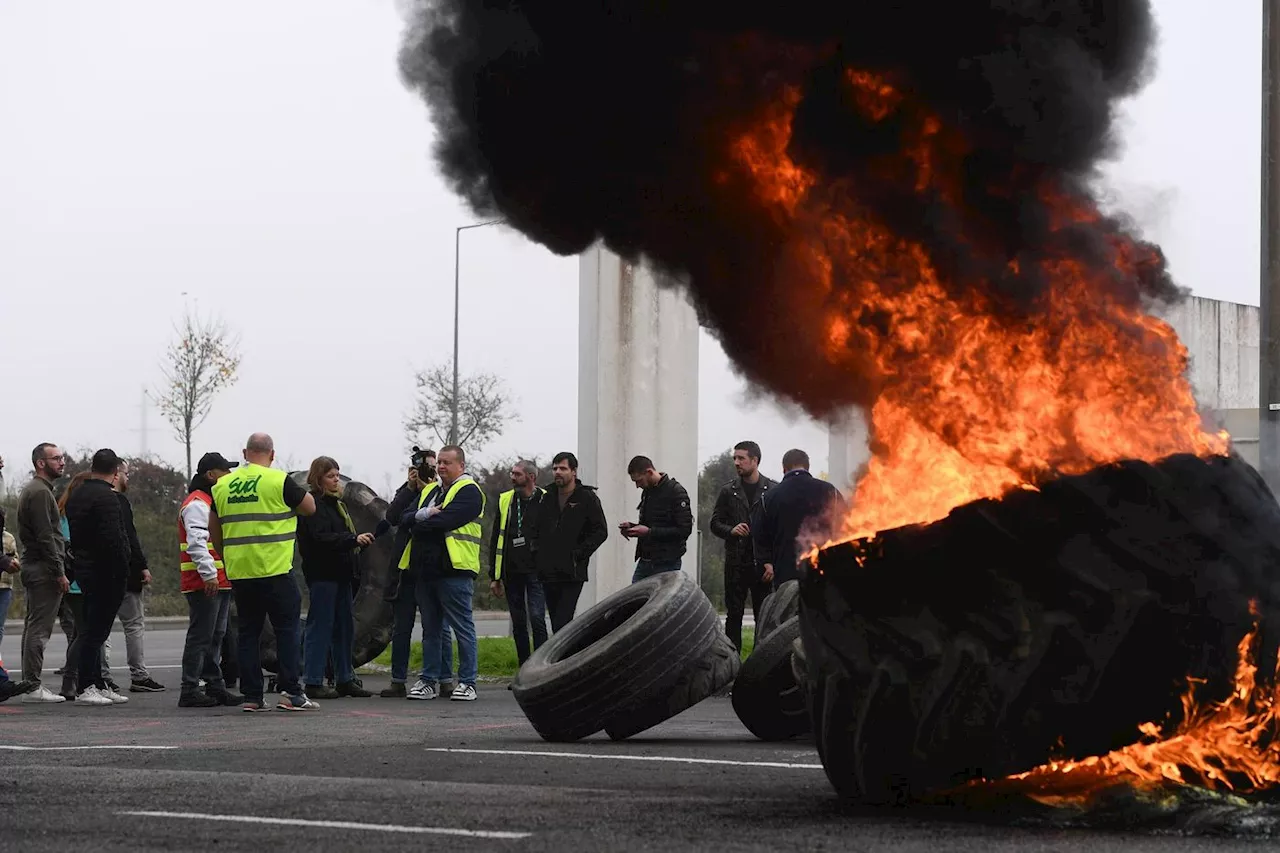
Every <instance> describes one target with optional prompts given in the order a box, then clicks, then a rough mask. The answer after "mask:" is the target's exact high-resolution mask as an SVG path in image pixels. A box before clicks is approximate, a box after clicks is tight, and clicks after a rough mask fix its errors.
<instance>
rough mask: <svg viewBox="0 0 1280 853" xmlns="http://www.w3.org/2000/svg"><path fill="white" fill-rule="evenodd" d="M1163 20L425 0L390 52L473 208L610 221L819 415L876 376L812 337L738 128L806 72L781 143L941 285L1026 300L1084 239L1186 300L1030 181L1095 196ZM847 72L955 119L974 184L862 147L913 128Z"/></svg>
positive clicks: (697, 0) (1143, 6)
mask: <svg viewBox="0 0 1280 853" xmlns="http://www.w3.org/2000/svg"><path fill="white" fill-rule="evenodd" d="M1152 41H1153V22H1152V17H1151V10H1150V8H1149V5H1148V2H1147V0H1040V2H1036V0H916V2H909V0H896V2H895V0H842V2H817V0H793V2H790V3H781V2H776V0H775V2H767V3H766V2H759V0H734V2H724V0H679V2H672V0H612V2H609V0H598V2H580V0H519V1H517V0H505V2H504V0H487V1H486V0H428V2H423V3H421V4H420V5H418V6H416V7H415V8H414V10H413V11H412V12H411V20H410V22H409V26H408V30H407V35H406V38H405V42H404V45H403V49H402V52H401V56H400V67H401V73H402V76H403V77H404V79H405V81H406V82H407V83H408V85H409V86H410V87H411V88H413V89H415V90H417V91H419V92H420V93H421V94H422V95H423V97H424V98H425V100H426V101H427V103H428V105H429V107H430V111H431V115H432V118H433V120H434V123H435V126H436V129H437V131H438V142H437V149H436V156H437V158H438V161H439V164H440V167H441V169H442V171H443V173H444V175H445V176H446V179H447V180H448V181H449V183H450V184H451V186H452V187H453V189H454V190H455V191H456V192H457V193H459V194H460V195H461V196H462V197H463V198H465V199H466V201H467V202H468V203H469V204H470V206H471V207H472V208H473V209H474V210H475V212H476V213H477V215H480V216H486V217H488V216H503V217H506V218H507V220H508V221H509V223H510V224H511V225H512V226H513V227H515V228H517V229H519V230H520V231H522V232H523V233H525V234H526V235H528V236H529V237H530V238H532V239H534V240H536V241H538V242H539V243H542V244H544V245H546V246H547V247H548V248H550V249H551V250H552V251H554V252H557V253H561V254H570V253H576V252H580V251H582V250H584V249H586V248H587V247H588V246H590V245H591V244H592V243H594V242H595V241H597V240H603V241H604V242H605V244H607V245H608V246H609V247H610V248H611V249H613V250H614V251H616V252H618V253H619V254H621V255H623V256H624V257H628V258H631V259H644V260H647V261H648V262H650V263H652V264H654V265H655V266H657V267H658V268H660V269H662V270H664V271H666V272H669V273H671V274H672V275H674V276H675V277H677V278H679V279H680V280H681V281H682V282H684V283H685V285H686V286H687V287H688V288H689V291H690V293H691V294H692V297H693V300H694V303H695V304H696V306H697V308H698V310H699V314H700V318H701V320H702V322H703V323H704V325H706V326H708V327H709V328H711V329H712V330H713V331H714V332H715V333H716V334H717V335H718V336H719V337H720V339H721V341H722V343H723V344H724V347H725V350H726V352H727V353H728V354H729V356H730V357H731V358H732V359H733V360H734V361H735V362H736V363H737V365H738V366H739V368H740V369H741V370H742V371H743V372H744V374H745V375H746V376H747V378H748V379H750V380H753V381H755V382H758V383H762V384H763V385H764V386H765V387H768V388H770V389H772V390H774V391H776V392H778V393H780V394H782V395H784V396H787V397H790V398H791V399H793V400H797V401H799V402H800V403H802V404H803V405H804V406H805V407H806V408H808V409H809V410H810V411H811V412H813V413H814V414H824V413H826V412H828V411H829V410H831V408H832V407H834V406H837V405H842V404H846V403H849V402H866V401H867V399H868V396H869V393H870V392H869V389H867V388H862V387H859V386H858V385H857V384H856V383H854V382H851V381H850V377H848V376H847V375H845V376H838V375H834V373H832V372H831V371H829V370H828V369H827V368H825V366H824V364H825V363H824V361H823V359H822V358H820V357H819V356H817V355H815V354H814V352H812V348H806V347H804V346H800V345H798V340H799V339H800V338H802V337H803V336H804V335H806V334H807V333H808V332H809V331H810V329H809V328H806V324H810V323H811V322H812V321H813V320H814V319H815V318H816V317H817V316H818V315H817V314H816V313H815V314H809V313H806V312H805V311H804V310H795V311H792V310H790V305H789V299H790V296H791V294H790V291H789V279H788V274H787V272H786V269H787V265H786V263H785V261H784V259H783V258H782V257H781V254H782V251H783V247H784V246H785V245H786V244H787V242H788V241H789V240H791V239H793V238H794V235H790V234H787V233H785V226H783V225H781V224H779V222H778V221H777V220H776V218H775V217H772V216H770V215H769V212H768V211H767V210H766V209H765V208H764V207H763V206H762V205H761V203H760V202H759V201H758V200H757V199H756V198H755V197H754V196H752V194H751V192H750V188H749V187H748V186H747V185H746V184H745V183H740V182H735V181H734V180H726V179H725V178H724V168H723V167H724V164H725V163H726V160H727V159H728V155H727V152H728V151H729V148H730V145H731V144H732V141H733V140H734V139H735V138H737V137H738V136H740V135H741V134H742V133H743V132H744V131H745V130H746V129H748V128H750V127H751V126H752V125H753V124H754V123H755V122H756V121H758V119H759V117H760V116H761V115H762V114H763V113H764V111H766V110H767V109H768V108H769V107H770V106H771V105H773V104H776V103H777V102H778V100H779V98H780V97H782V94H783V92H784V89H786V88H788V87H791V88H798V89H799V91H800V92H801V94H802V97H801V101H800V103H799V105H798V107H797V109H796V116H795V123H794V128H793V135H792V139H791V144H790V148H789V150H788V154H789V156H790V157H791V158H792V159H793V160H794V161H795V162H797V163H798V164H800V165H802V166H804V167H806V168H807V169H810V170H813V171H815V172H817V173H818V174H819V175H821V176H822V179H823V180H822V182H821V186H820V187H819V188H818V189H816V190H815V191H821V192H831V191H832V188H833V187H836V188H838V187H846V186H847V187H856V188H858V189H857V190H856V192H857V193H859V194H860V195H859V198H858V201H859V203H860V204H862V205H865V206H867V207H870V208H871V209H872V210H873V211H874V212H875V213H876V215H877V216H878V217H879V219H880V220H881V221H883V222H884V223H885V224H887V225H889V226H890V227H891V228H892V229H893V230H894V231H895V232H896V233H898V234H901V235H902V236H904V237H906V238H908V239H912V240H915V241H918V242H919V243H921V244H922V245H923V246H924V247H925V249H926V251H927V252H928V253H929V255H930V259H931V261H932V263H933V265H934V267H935V268H936V269H937V270H938V271H939V273H940V274H941V275H942V276H943V278H944V279H945V280H946V282H947V284H948V286H950V287H952V288H983V289H984V290H985V291H988V292H989V293H990V295H991V296H992V301H993V303H995V304H996V305H998V306H1001V307H1003V308H1006V309H1008V310H1009V311H1010V312H1012V314H1014V315H1016V314H1018V313H1019V312H1025V311H1029V310H1034V309H1035V305H1036V295H1037V294H1038V293H1040V292H1041V290H1042V289H1043V288H1044V286H1045V282H1044V281H1042V280H1041V276H1042V272H1041V266H1040V264H1039V263H1037V262H1038V261H1043V260H1052V259H1053V258H1057V257H1063V256H1070V257H1071V258H1073V259H1075V260H1076V261H1078V262H1081V263H1084V264H1086V265H1089V266H1091V267H1093V268H1094V269H1096V270H1098V271H1109V272H1108V273H1107V275H1108V277H1109V280H1110V284H1109V285H1108V287H1109V288H1110V289H1111V290H1112V293H1110V294H1108V295H1107V296H1108V298H1118V299H1121V300H1123V301H1125V302H1128V303H1132V304H1136V303H1137V302H1139V300H1143V299H1154V298H1160V299H1172V298H1176V297H1177V296H1178V295H1179V291H1178V289H1177V288H1176V287H1175V286H1174V285H1173V284H1172V282H1171V281H1170V279H1169V277H1168V275H1167V273H1166V270H1165V268H1164V262H1163V257H1162V256H1160V255H1159V253H1158V251H1156V252H1154V253H1153V255H1154V258H1155V262H1154V263H1144V264H1140V265H1139V269H1138V270H1137V271H1136V272H1130V273H1129V274H1125V275H1121V274H1114V271H1113V270H1112V268H1113V267H1114V254H1113V250H1114V241H1113V240H1112V239H1111V238H1112V237H1114V236H1115V235H1117V234H1120V235H1123V233H1124V226H1123V224H1122V223H1121V222H1119V221H1116V220H1114V219H1108V218H1102V219H1099V220H1097V221H1093V222H1090V223H1086V224H1081V225H1079V226H1077V227H1073V228H1066V229H1064V228H1061V227H1058V228H1051V227H1050V211H1049V210H1048V209H1047V208H1046V206H1045V204H1044V201H1043V200H1042V199H1041V198H1040V197H1039V196H1038V195H1037V193H1036V191H1035V188H1036V187H1039V186H1043V185H1044V182H1045V180H1046V178H1047V179H1050V180H1051V182H1052V184H1053V185H1054V186H1057V187H1060V188H1061V189H1062V191H1063V192H1064V193H1066V194H1067V195H1069V196H1073V197H1077V198H1080V199H1083V200H1085V201H1087V202H1088V203H1089V207H1091V208H1092V207H1093V204H1092V201H1091V198H1090V195H1089V189H1088V182H1089V181H1090V179H1091V178H1092V177H1094V175H1095V172H1094V170H1095V166H1096V164H1097V163H1098V162H1099V160H1100V159H1101V158H1103V157H1105V156H1107V155H1108V154H1110V153H1112V152H1113V149H1114V145H1115V140H1114V137H1113V133H1112V118H1113V112H1114V109H1115V105H1116V102H1117V100H1118V99H1120V98H1123V97H1124V96H1127V95H1131V94H1133V93H1134V92H1136V91H1137V90H1138V89H1139V88H1140V87H1141V86H1142V85H1143V83H1144V82H1145V81H1146V79H1147V78H1148V76H1149V71H1150V65H1151V62H1150V49H1151V45H1152ZM846 69H856V70H860V71H866V72H874V73H876V74H879V75H882V76H883V77H884V78H886V79H888V80H891V81H892V82H893V85H894V87H895V88H896V89H898V90H899V91H902V92H904V93H906V94H908V95H909V97H911V98H912V99H913V101H915V102H917V103H920V104H922V105H923V106H925V107H926V108H927V109H928V110H930V111H931V112H932V113H933V114H935V115H936V116H938V117H939V118H940V119H941V120H942V121H943V122H945V123H946V124H947V125H948V126H950V127H952V128H955V129H956V130H958V131H959V132H960V133H962V134H963V136H964V138H965V139H966V140H967V141H968V144H969V149H968V152H967V154H966V155H965V166H964V169H963V181H964V183H963V198H962V199H959V200H957V199H954V198H952V199H949V200H947V199H942V198H939V197H937V196H936V195H932V196H931V195H929V194H920V193H916V192H912V191H911V189H910V187H903V186H898V185H895V184H893V183H892V182H891V181H886V180H885V179H884V177H883V175H881V174H878V173H877V172H876V171H875V170H874V169H873V168H872V167H871V164H872V162H873V161H874V160H875V159H876V158H877V157H878V156H879V155H882V154H883V153H884V152H885V151H886V149H892V148H893V147H895V146H898V145H900V144H901V142H900V134H899V133H898V130H899V129H897V128H895V126H894V122H893V121H888V122H880V123H874V122H871V121H869V120H868V119H866V118H865V117H864V116H863V115H861V114H860V113H859V112H858V111H857V110H854V109H851V108H850V104H849V100H848V99H849V92H848V88H847V87H846V86H842V85H841V82H840V81H841V78H842V75H843V74H844V72H845V70H846ZM1129 239H1130V238H1128V237H1125V240H1126V241H1127V240H1129ZM1011 262H1016V263H1011ZM1011 270H1012V271H1011ZM834 286H835V288H836V289H837V290H838V289H839V287H840V281H839V280H838V276H837V280H836V281H835V282H834ZM828 373H831V375H828Z"/></svg>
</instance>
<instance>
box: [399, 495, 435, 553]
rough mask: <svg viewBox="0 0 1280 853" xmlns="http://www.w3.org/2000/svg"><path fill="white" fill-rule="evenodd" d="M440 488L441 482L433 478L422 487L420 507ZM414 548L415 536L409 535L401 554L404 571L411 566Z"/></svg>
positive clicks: (419, 496) (419, 500)
mask: <svg viewBox="0 0 1280 853" xmlns="http://www.w3.org/2000/svg"><path fill="white" fill-rule="evenodd" d="M438 488H440V483H439V482H437V481H435V480H432V481H431V482H430V483H427V484H426V485H425V486H423V487H422V491H421V492H419V493H418V509H422V505H423V504H425V503H426V502H427V498H429V497H431V493H432V492H434V491H435V490H436V489H438ZM412 550H413V537H412V536H410V537H409V541H408V542H406V543H404V553H403V554H401V555H400V562H399V564H398V565H399V568H400V571H402V572H403V571H404V570H405V569H407V568H409V552H410V551H412Z"/></svg>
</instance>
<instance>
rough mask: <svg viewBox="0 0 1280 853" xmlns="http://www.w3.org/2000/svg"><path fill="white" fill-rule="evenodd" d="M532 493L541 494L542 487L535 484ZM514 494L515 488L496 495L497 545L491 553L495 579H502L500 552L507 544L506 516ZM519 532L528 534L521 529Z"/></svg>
mask: <svg viewBox="0 0 1280 853" xmlns="http://www.w3.org/2000/svg"><path fill="white" fill-rule="evenodd" d="M533 493H534V494H535V495H540V494H542V487H540V486H535V487H534V489H533ZM515 496H516V490H515V489H508V490H507V491H505V492H503V493H502V494H500V495H498V546H497V550H496V551H494V554H493V579H494V580H496V581H500V580H502V552H503V550H505V548H506V545H507V518H508V517H509V516H510V514H511V502H512V501H513V500H515ZM520 533H521V534H522V535H524V536H528V534H527V533H525V531H523V530H521V531H520Z"/></svg>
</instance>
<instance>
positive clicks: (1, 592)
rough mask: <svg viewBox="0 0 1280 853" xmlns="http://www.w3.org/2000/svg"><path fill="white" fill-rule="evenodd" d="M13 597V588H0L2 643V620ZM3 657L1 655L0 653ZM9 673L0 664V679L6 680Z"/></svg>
mask: <svg viewBox="0 0 1280 853" xmlns="http://www.w3.org/2000/svg"><path fill="white" fill-rule="evenodd" d="M12 599H13V590H11V589H0V644H3V643H4V620H5V617H6V616H7V615H8V614H9V602H10V601H11V600H12ZM0 657H3V655H0ZM8 680H9V673H7V672H5V671H4V667H3V666H0V681H8Z"/></svg>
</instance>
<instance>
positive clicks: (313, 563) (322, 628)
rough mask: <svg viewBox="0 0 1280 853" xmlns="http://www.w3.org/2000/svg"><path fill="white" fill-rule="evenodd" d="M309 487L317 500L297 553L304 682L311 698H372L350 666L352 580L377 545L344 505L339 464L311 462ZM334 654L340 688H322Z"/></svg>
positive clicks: (302, 525) (303, 521)
mask: <svg viewBox="0 0 1280 853" xmlns="http://www.w3.org/2000/svg"><path fill="white" fill-rule="evenodd" d="M307 484H308V485H309V486H310V487H311V493H312V494H313V495H315V499H316V511H315V515H310V516H303V517H302V518H300V519H298V549H299V551H301V553H302V574H303V577H305V578H306V580H307V589H308V590H309V591H310V598H311V603H310V605H309V606H308V607H307V629H306V639H305V641H304V647H303V668H302V674H303V681H304V682H305V683H306V691H307V696H309V697H310V698H312V699H336V698H338V697H339V696H361V697H364V696H372V695H373V694H372V693H370V692H369V691H367V690H365V689H364V688H363V687H361V686H360V685H359V684H358V683H356V676H355V670H354V669H353V668H352V665H351V644H352V643H353V642H354V640H355V617H354V615H353V611H352V606H351V605H352V594H351V589H352V580H353V579H354V578H355V576H356V572H357V571H358V570H359V565H360V549H361V548H364V547H366V546H368V545H369V544H371V543H372V542H373V534H372V533H356V526H355V523H354V522H352V520H351V514H350V513H349V512H347V505H346V504H345V503H343V500H342V478H341V477H340V476H339V469H338V463H337V462H335V461H334V460H333V459H331V458H330V457H328V456H321V457H319V458H318V459H316V460H315V461H314V462H312V463H311V470H310V471H309V472H308V473H307ZM330 649H332V651H333V670H334V676H335V680H336V681H337V686H336V687H327V686H325V685H324V671H325V664H326V662H327V661H328V659H329V652H330Z"/></svg>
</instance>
